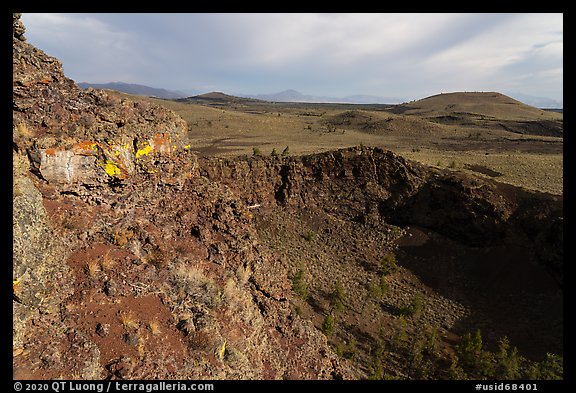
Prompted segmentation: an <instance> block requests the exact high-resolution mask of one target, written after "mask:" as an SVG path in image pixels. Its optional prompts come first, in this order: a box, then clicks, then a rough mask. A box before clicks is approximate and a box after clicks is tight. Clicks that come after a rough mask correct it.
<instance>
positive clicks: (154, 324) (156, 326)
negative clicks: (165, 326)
mask: <svg viewBox="0 0 576 393" xmlns="http://www.w3.org/2000/svg"><path fill="white" fill-rule="evenodd" d="M148 329H150V332H151V333H152V334H154V335H156V334H160V333H161V330H160V322H158V320H157V319H153V320H151V321H149V322H148Z"/></svg>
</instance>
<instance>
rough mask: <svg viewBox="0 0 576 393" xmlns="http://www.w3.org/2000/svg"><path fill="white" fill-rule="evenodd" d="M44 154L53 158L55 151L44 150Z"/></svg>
mask: <svg viewBox="0 0 576 393" xmlns="http://www.w3.org/2000/svg"><path fill="white" fill-rule="evenodd" d="M44 152H45V153H46V155H47V156H55V155H56V149H46V150H44Z"/></svg>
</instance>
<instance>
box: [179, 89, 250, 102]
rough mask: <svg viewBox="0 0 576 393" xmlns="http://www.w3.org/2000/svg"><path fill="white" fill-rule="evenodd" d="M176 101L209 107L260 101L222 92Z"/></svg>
mask: <svg viewBox="0 0 576 393" xmlns="http://www.w3.org/2000/svg"><path fill="white" fill-rule="evenodd" d="M175 101H178V102H188V103H195V104H209V105H222V104H229V103H233V102H236V103H238V102H246V101H249V102H254V101H259V100H257V99H254V98H245V97H237V96H233V95H230V94H225V93H222V92H220V91H213V92H210V93H204V94H200V95H196V96H191V97H185V98H178V99H176V100H175Z"/></svg>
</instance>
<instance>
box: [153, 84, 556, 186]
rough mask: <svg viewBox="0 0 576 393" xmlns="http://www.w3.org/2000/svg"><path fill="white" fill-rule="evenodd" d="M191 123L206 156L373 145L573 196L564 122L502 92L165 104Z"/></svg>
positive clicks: (222, 99) (219, 99)
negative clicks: (568, 189) (372, 100)
mask: <svg viewBox="0 0 576 393" xmlns="http://www.w3.org/2000/svg"><path fill="white" fill-rule="evenodd" d="M152 100H154V101H157V102H158V103H160V104H161V105H164V106H166V107H168V108H170V109H172V110H174V111H175V112H177V113H178V114H179V115H181V116H182V117H183V118H184V120H186V121H187V123H188V125H189V137H190V143H191V145H192V149H193V150H194V151H196V152H197V153H198V154H200V155H217V156H236V155H242V154H248V155H251V154H253V153H254V151H256V152H259V153H260V154H263V155H268V154H271V153H272V151H273V150H275V151H276V152H277V153H278V154H280V153H281V152H282V151H283V150H284V149H285V148H286V147H288V148H289V152H290V154H291V155H302V154H312V153H318V152H322V151H326V150H332V149H338V148H343V147H348V146H355V145H365V146H375V147H381V148H384V149H388V150H392V151H394V152H395V153H397V154H400V155H402V156H404V157H405V158H408V159H411V160H415V161H418V162H421V163H423V164H426V165H430V166H435V167H441V168H449V169H452V170H459V171H463V172H468V173H473V174H475V175H478V176H488V177H497V178H498V179H497V180H499V181H502V182H505V183H509V184H513V185H517V186H522V187H525V188H527V189H533V190H538V191H543V192H549V193H552V194H562V193H563V130H562V124H563V115H562V114H560V113H556V112H550V111H543V110H540V109H538V108H533V107H530V106H527V105H524V104H522V103H520V102H518V101H515V100H513V99H511V98H509V97H507V96H504V95H501V94H498V93H453V94H442V95H438V96H434V97H429V98H426V99H423V100H419V101H414V102H411V103H407V104H402V105H394V106H393V105H353V104H312V103H272V102H265V101H257V100H245V99H240V98H235V97H230V96H225V95H222V96H221V97H220V96H218V95H216V96H215V97H214V96H211V98H210V99H205V100H203V99H195V100H190V101H189V102H175V101H167V100H155V99H152Z"/></svg>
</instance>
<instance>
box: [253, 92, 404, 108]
mask: <svg viewBox="0 0 576 393" xmlns="http://www.w3.org/2000/svg"><path fill="white" fill-rule="evenodd" d="M242 96H243V97H250V98H256V99H259V100H265V101H272V102H314V103H348V104H398V103H400V102H402V101H403V100H402V99H400V98H396V97H379V96H372V95H359V94H357V95H350V96H346V97H326V96H313V95H307V94H302V93H300V92H299V91H296V90H293V89H289V90H284V91H281V92H279V93H274V94H251V95H250V94H242Z"/></svg>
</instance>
